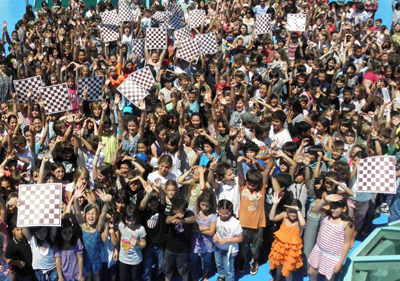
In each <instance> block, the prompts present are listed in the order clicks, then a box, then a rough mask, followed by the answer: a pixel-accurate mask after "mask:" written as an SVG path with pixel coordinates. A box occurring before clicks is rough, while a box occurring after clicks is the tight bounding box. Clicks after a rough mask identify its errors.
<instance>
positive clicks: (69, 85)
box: [67, 79, 75, 88]
mask: <svg viewBox="0 0 400 281" xmlns="http://www.w3.org/2000/svg"><path fill="white" fill-rule="evenodd" d="M67 84H68V87H69V88H73V87H74V86H75V81H74V79H68V81H67Z"/></svg>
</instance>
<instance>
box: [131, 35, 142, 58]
mask: <svg viewBox="0 0 400 281" xmlns="http://www.w3.org/2000/svg"><path fill="white" fill-rule="evenodd" d="M144 48H145V42H144V39H134V40H132V51H133V53H134V54H135V55H137V56H138V58H139V59H140V60H141V59H144V57H145V53H144V50H145V49H144Z"/></svg>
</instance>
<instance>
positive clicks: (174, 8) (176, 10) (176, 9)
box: [168, 3, 183, 17]
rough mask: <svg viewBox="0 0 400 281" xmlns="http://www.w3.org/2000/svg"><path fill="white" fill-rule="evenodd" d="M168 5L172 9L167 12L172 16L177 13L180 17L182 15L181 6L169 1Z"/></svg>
mask: <svg viewBox="0 0 400 281" xmlns="http://www.w3.org/2000/svg"><path fill="white" fill-rule="evenodd" d="M168 7H169V8H170V9H172V10H171V11H170V10H169V11H168V13H169V14H170V15H171V16H172V15H177V16H180V17H182V16H183V10H182V7H181V6H180V5H177V4H173V3H169V5H168Z"/></svg>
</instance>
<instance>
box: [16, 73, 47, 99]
mask: <svg viewBox="0 0 400 281" xmlns="http://www.w3.org/2000/svg"><path fill="white" fill-rule="evenodd" d="M40 87H42V78H41V77H40V75H39V76H35V77H30V78H26V79H20V80H14V88H15V91H16V92H17V93H18V102H19V104H27V103H28V93H29V91H32V97H31V100H32V102H34V103H36V102H38V101H39V100H40Z"/></svg>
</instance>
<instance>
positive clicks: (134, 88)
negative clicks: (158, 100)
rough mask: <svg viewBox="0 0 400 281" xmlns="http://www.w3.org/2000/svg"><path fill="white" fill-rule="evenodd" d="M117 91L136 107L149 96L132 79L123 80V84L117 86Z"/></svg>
mask: <svg viewBox="0 0 400 281" xmlns="http://www.w3.org/2000/svg"><path fill="white" fill-rule="evenodd" d="M117 90H118V91H119V92H120V93H121V94H122V95H123V96H124V97H126V98H127V99H128V100H129V101H131V102H132V103H133V104H134V105H135V106H136V107H139V101H142V100H143V99H144V98H145V97H146V96H148V95H149V92H147V91H146V90H145V89H144V88H143V87H142V86H141V85H139V84H137V83H135V81H133V80H132V79H125V80H124V82H122V84H121V85H119V86H118V88H117Z"/></svg>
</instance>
